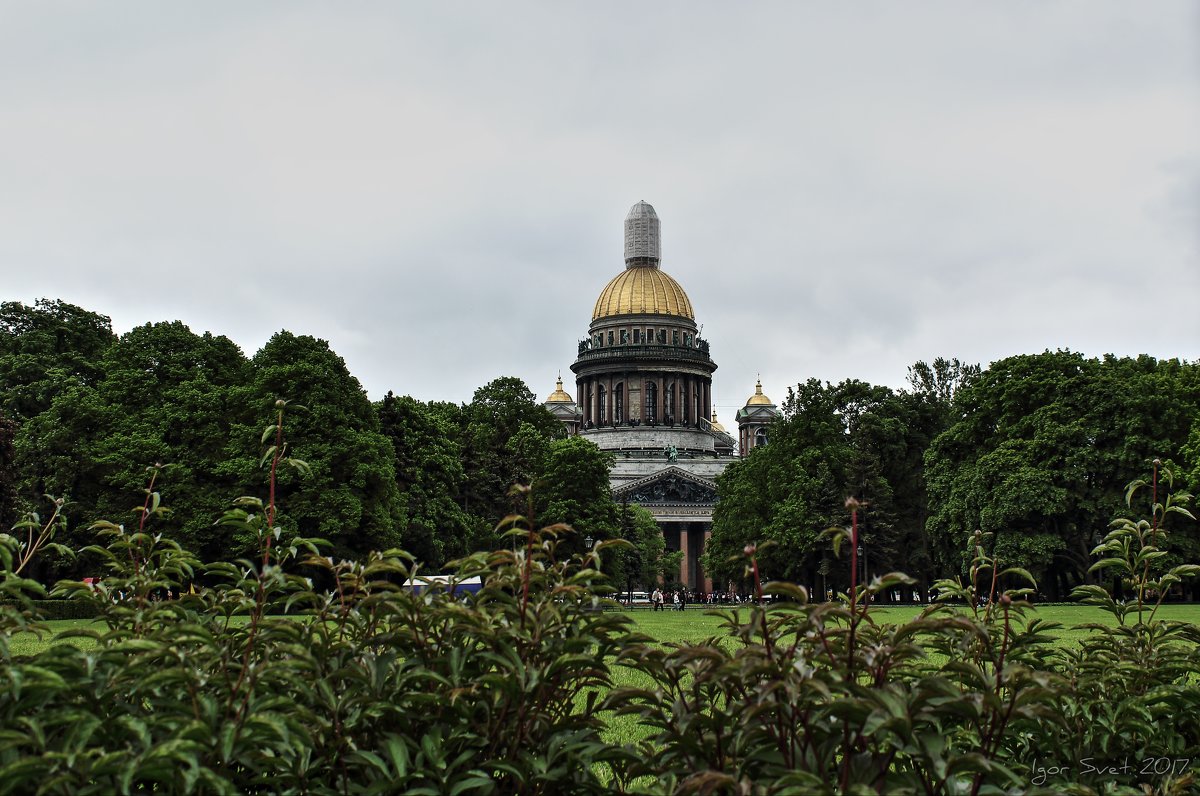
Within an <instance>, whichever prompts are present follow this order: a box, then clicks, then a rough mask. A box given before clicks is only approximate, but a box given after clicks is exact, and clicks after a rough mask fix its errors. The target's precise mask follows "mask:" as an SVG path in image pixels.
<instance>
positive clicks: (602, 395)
mask: <svg viewBox="0 0 1200 796" xmlns="http://www.w3.org/2000/svg"><path fill="white" fill-rule="evenodd" d="M596 396H597V397H598V398H599V399H600V400H599V401H597V404H598V406H597V407H596V409H597V416H598V417H599V420H600V422H601V423H604V422H607V421H608V400H607V399H608V391H607V390H605V389H604V385H603V384H601V385H600V389H599V391H597V393H596Z"/></svg>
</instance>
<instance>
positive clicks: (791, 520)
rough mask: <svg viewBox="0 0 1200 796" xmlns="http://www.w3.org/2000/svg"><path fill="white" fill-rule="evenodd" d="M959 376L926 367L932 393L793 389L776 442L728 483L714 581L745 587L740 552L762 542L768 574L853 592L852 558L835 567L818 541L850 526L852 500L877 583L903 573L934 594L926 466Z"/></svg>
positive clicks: (946, 366)
mask: <svg viewBox="0 0 1200 796" xmlns="http://www.w3.org/2000/svg"><path fill="white" fill-rule="evenodd" d="M956 368H957V369H958V371H961V370H963V368H962V366H961V365H958V364H957V363H956V362H954V363H949V362H946V361H945V360H938V361H937V362H936V364H935V366H934V367H930V366H927V365H924V363H918V365H917V366H915V367H914V371H915V373H917V374H918V375H919V378H918V379H917V381H918V383H921V384H923V385H927V388H925V389H922V390H921V391H920V392H911V393H910V392H899V393H898V392H895V391H893V390H891V389H889V388H887V387H879V386H874V385H870V384H866V383H864V382H861V381H855V380H849V381H845V382H842V383H841V384H837V385H833V384H825V385H822V384H821V383H820V382H818V381H816V380H815V379H814V380H810V381H808V382H806V383H804V384H801V385H799V386H798V387H797V388H796V389H794V390H791V391H789V394H788V399H787V401H786V402H785V403H784V406H783V416H782V417H781V418H780V419H779V420H777V421H776V422H775V423H774V425H773V426H772V429H771V434H770V439H771V442H770V444H769V445H766V446H764V447H761V448H756V449H754V450H752V451H751V453H750V455H749V456H748V457H746V458H745V459H743V460H741V461H739V462H735V463H734V464H732V465H730V467H729V468H727V469H726V471H725V473H724V474H723V475H722V476H721V478H720V482H719V487H720V498H721V499H720V502H719V503H718V504H717V508H716V510H715V512H714V517H713V535H712V539H711V540H710V544H709V548H708V553H707V558H706V564H705V566H706V568H708V570H709V571H710V572H712V573H713V576H714V578H716V579H718V580H721V581H724V580H734V581H740V580H741V578H742V576H743V574H744V573H743V564H742V560H743V556H742V550H743V549H744V547H745V546H746V545H747V544H751V543H754V544H756V545H758V547H759V566H760V569H761V571H762V573H763V575H764V577H768V578H776V579H789V580H793V581H796V582H800V583H803V584H806V585H807V586H809V587H810V588H811V589H814V590H815V591H816V592H817V593H823V592H825V591H827V590H830V589H841V588H845V587H846V585H847V583H848V581H849V571H848V561H845V560H843V561H841V562H837V561H834V560H833V559H832V558H831V554H830V553H829V551H828V546H827V545H826V544H825V543H824V542H822V541H819V539H820V536H821V534H822V532H823V531H824V529H825V528H828V527H830V526H832V525H835V524H842V523H844V521H845V519H846V510H845V500H846V498H847V497H854V498H856V499H858V500H859V501H860V502H861V503H862V504H863V508H862V510H860V513H859V519H860V529H859V539H860V542H861V546H862V547H863V550H864V559H863V564H862V566H863V568H864V569H865V570H867V572H868V575H869V576H874V575H876V574H882V573H885V572H889V571H894V570H904V571H907V572H909V573H911V574H912V575H913V576H914V577H916V578H917V579H918V584H919V586H920V588H922V589H924V588H926V587H927V585H928V584H929V583H930V582H931V580H932V578H933V575H934V573H933V571H932V557H931V555H930V553H929V551H928V547H927V545H926V544H925V543H924V533H923V526H924V522H925V514H926V503H925V490H924V480H923V472H922V462H923V456H924V451H925V448H926V446H927V445H928V442H929V440H930V439H931V438H932V436H933V435H934V433H935V432H936V430H937V427H938V424H939V423H940V422H943V421H942V418H943V417H944V416H945V415H944V411H943V408H942V406H941V401H942V400H943V399H942V398H941V397H940V394H941V393H942V391H944V389H945V388H946V380H947V379H950V378H952V376H951V374H952V373H953V372H955V369H956ZM764 542H766V543H769V544H763V543H764ZM889 596H890V594H886V593H885V594H884V595H883V597H884V598H887V597H889Z"/></svg>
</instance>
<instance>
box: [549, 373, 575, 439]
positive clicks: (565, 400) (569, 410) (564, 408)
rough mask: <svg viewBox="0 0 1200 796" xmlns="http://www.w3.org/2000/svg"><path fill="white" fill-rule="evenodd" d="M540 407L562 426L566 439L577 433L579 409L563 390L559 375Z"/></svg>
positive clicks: (560, 375)
mask: <svg viewBox="0 0 1200 796" xmlns="http://www.w3.org/2000/svg"><path fill="white" fill-rule="evenodd" d="M542 406H544V407H546V409H547V410H549V412H550V414H552V415H554V417H555V418H556V419H557V420H559V421H560V422H561V423H562V424H563V428H564V429H566V432H567V436H568V437H571V436H574V435H576V434H578V433H579V407H578V406H576V405H575V399H573V398H572V397H571V396H570V394H569V393H568V392H567V391H566V390H564V389H563V386H562V374H561V373H560V374H558V383H557V384H556V385H555V387H554V392H552V393H550V394H549V395H548V396H546V400H545V401H543V402H542Z"/></svg>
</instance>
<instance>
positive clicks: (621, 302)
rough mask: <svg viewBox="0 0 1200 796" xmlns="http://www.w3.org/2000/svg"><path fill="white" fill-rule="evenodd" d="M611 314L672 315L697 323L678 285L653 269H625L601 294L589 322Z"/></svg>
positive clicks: (639, 267)
mask: <svg viewBox="0 0 1200 796" xmlns="http://www.w3.org/2000/svg"><path fill="white" fill-rule="evenodd" d="M613 315H674V316H676V317H683V318H687V319H688V320H691V321H694V320H696V316H695V315H694V314H693V313H692V302H691V300H690V299H689V298H688V297H687V293H684V292H683V288H682V287H680V286H679V283H678V282H676V281H675V280H674V279H672V278H671V277H670V276H669V275H668V274H666V273H663V272H662V271H661V270H659V269H658V268H656V267H653V266H638V267H633V268H627V269H626V270H624V271H622V272H621V273H619V274H617V275H616V276H615V277H613V279H612V281H611V282H609V283H608V284H607V285H605V286H604V290H602V291H600V298H598V299H596V308H595V309H594V310H592V320H593V321H594V320H597V319H599V318H608V317H611V316H613Z"/></svg>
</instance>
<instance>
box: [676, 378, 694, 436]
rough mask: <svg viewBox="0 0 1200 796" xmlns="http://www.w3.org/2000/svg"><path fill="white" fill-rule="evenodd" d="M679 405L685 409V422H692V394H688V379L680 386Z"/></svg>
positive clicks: (686, 423) (685, 423)
mask: <svg viewBox="0 0 1200 796" xmlns="http://www.w3.org/2000/svg"><path fill="white" fill-rule="evenodd" d="M679 406H680V408H681V409H683V424H684V425H685V426H686V425H688V424H689V423H691V422H692V405H691V396H690V395H688V384H687V382H686V381H685V382H684V383H683V386H682V387H680V388H679Z"/></svg>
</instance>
